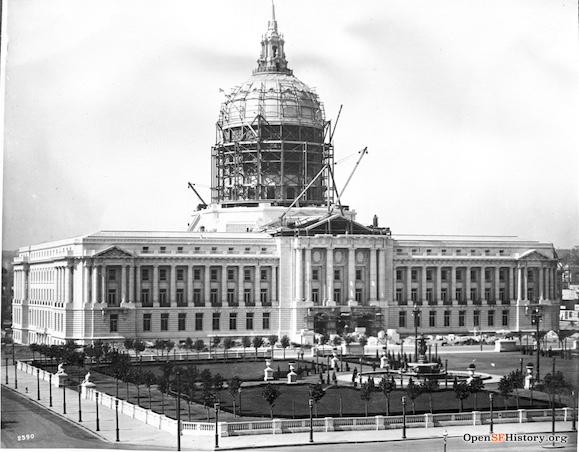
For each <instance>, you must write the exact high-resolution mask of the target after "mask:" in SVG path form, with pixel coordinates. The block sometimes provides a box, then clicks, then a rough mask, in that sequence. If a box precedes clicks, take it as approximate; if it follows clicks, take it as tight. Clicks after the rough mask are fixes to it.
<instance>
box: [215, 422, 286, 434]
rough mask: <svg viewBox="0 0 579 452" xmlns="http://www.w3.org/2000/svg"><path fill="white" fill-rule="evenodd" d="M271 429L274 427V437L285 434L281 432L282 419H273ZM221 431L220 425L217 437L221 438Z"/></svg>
mask: <svg viewBox="0 0 579 452" xmlns="http://www.w3.org/2000/svg"><path fill="white" fill-rule="evenodd" d="M271 427H272V430H273V434H274V435H276V434H278V433H283V432H282V431H281V419H272V420H271ZM219 430H221V426H220V425H218V432H217V435H218V436H221V432H220V431H219Z"/></svg>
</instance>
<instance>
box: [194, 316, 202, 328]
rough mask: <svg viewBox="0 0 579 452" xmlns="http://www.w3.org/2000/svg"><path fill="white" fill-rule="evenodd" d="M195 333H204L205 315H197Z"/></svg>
mask: <svg viewBox="0 0 579 452" xmlns="http://www.w3.org/2000/svg"><path fill="white" fill-rule="evenodd" d="M195 331H203V313H202V312H196V313H195Z"/></svg>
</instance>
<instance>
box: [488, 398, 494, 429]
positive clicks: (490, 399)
mask: <svg viewBox="0 0 579 452" xmlns="http://www.w3.org/2000/svg"><path fill="white" fill-rule="evenodd" d="M489 402H490V404H491V433H493V394H492V392H491V393H490V394H489Z"/></svg>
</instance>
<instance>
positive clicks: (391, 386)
mask: <svg viewBox="0 0 579 452" xmlns="http://www.w3.org/2000/svg"><path fill="white" fill-rule="evenodd" d="M379 387H380V391H382V394H384V396H386V416H390V393H391V392H392V391H394V390H395V389H396V382H395V381H394V377H390V379H388V378H386V377H385V376H384V377H382V379H381V380H380V385H379Z"/></svg>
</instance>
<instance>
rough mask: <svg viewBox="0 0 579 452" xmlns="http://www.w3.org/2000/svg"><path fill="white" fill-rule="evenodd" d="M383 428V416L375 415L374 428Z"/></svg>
mask: <svg viewBox="0 0 579 452" xmlns="http://www.w3.org/2000/svg"><path fill="white" fill-rule="evenodd" d="M383 429H384V416H381V415H377V416H376V430H383Z"/></svg>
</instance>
